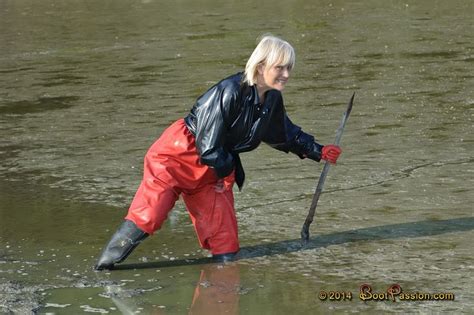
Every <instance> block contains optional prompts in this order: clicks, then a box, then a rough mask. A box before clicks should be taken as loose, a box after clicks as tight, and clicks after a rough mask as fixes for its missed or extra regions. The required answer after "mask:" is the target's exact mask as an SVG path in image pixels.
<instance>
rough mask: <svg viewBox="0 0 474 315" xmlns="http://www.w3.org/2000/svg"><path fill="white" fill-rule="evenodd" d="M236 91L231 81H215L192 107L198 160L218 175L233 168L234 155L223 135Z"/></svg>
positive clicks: (227, 173)
mask: <svg viewBox="0 0 474 315" xmlns="http://www.w3.org/2000/svg"><path fill="white" fill-rule="evenodd" d="M238 92H239V89H238V87H236V86H234V85H232V84H217V85H216V86H214V87H212V88H211V89H209V90H208V91H207V92H206V93H205V94H203V95H202V96H201V97H199V98H198V100H197V102H196V103H197V104H196V106H195V107H194V109H195V112H194V115H195V116H196V122H197V123H196V129H195V132H196V134H195V135H196V148H197V150H198V151H199V154H200V157H201V162H202V163H203V164H206V165H208V166H210V167H211V168H213V169H214V170H215V172H216V174H217V176H218V177H220V178H223V177H226V176H227V175H229V174H230V173H231V172H232V170H233V169H234V157H233V156H232V154H231V152H229V150H228V149H227V148H226V147H225V137H226V133H227V129H228V122H229V121H231V120H230V119H231V118H230V117H229V116H230V115H231V114H232V112H233V108H234V107H235V105H236V100H237V97H238Z"/></svg>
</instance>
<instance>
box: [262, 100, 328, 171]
mask: <svg viewBox="0 0 474 315" xmlns="http://www.w3.org/2000/svg"><path fill="white" fill-rule="evenodd" d="M273 95H274V97H277V100H276V101H275V107H276V108H275V109H274V110H275V112H274V113H273V119H272V120H273V121H272V122H271V126H272V128H271V132H268V133H267V134H266V135H265V136H264V138H263V139H262V140H263V141H264V142H265V143H267V144H269V145H270V146H272V147H273V148H275V149H277V150H280V151H284V152H286V153H288V152H291V153H294V154H296V155H298V156H299V157H300V158H302V159H304V158H310V159H312V160H315V161H318V162H319V161H320V160H321V151H322V148H323V146H322V145H320V144H319V143H317V142H316V141H315V140H314V137H313V136H312V135H310V134H307V133H305V132H304V131H302V130H301V127H299V126H297V125H295V124H294V123H293V122H292V121H291V120H290V118H289V117H288V115H287V114H286V110H285V107H284V106H283V98H282V96H281V93H273Z"/></svg>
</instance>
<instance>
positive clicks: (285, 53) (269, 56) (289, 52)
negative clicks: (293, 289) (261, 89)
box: [244, 34, 295, 85]
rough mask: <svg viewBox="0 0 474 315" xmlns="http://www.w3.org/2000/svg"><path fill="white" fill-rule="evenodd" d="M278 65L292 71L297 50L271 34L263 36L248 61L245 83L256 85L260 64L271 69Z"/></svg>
mask: <svg viewBox="0 0 474 315" xmlns="http://www.w3.org/2000/svg"><path fill="white" fill-rule="evenodd" d="M277 63H278V64H280V65H283V66H288V67H289V68H290V69H292V68H293V67H294V65H295V50H294V49H293V47H292V46H291V45H290V44H289V43H288V42H287V41H284V40H283V39H281V38H278V37H276V36H273V35H270V34H266V35H263V37H261V39H260V42H259V43H258V45H257V47H255V50H254V51H253V53H252V55H250V58H249V60H248V61H247V65H246V66H245V77H244V82H247V83H248V85H254V84H255V83H256V81H257V67H258V65H259V64H265V66H266V67H269V66H273V65H275V64H277Z"/></svg>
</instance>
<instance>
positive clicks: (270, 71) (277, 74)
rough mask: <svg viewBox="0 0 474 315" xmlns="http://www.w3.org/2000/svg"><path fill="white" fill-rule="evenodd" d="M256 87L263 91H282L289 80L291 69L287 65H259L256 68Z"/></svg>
mask: <svg viewBox="0 0 474 315" xmlns="http://www.w3.org/2000/svg"><path fill="white" fill-rule="evenodd" d="M257 70H258V77H257V85H258V86H259V87H260V88H263V89H264V90H265V91H267V90H270V89H276V90H279V91H282V90H283V89H284V88H285V85H286V83H287V82H288V79H289V78H290V72H291V69H290V67H289V66H288V65H280V64H275V65H273V66H265V65H264V64H261V65H259V66H258V68H257Z"/></svg>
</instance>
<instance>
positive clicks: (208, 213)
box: [125, 119, 239, 255]
mask: <svg viewBox="0 0 474 315" xmlns="http://www.w3.org/2000/svg"><path fill="white" fill-rule="evenodd" d="M233 184H234V174H233V173H232V174H231V175H229V176H228V177H226V178H224V179H219V178H218V177H217V176H216V175H215V173H214V170H212V169H211V168H209V167H208V166H207V165H204V164H201V162H200V160H199V155H198V153H197V151H196V145H195V141H194V136H193V134H192V133H191V132H190V131H189V130H188V128H187V127H186V125H185V123H184V119H180V120H178V121H176V122H175V123H173V124H172V125H171V126H170V127H168V128H167V129H166V130H165V131H164V132H163V134H162V135H161V137H160V138H159V139H158V140H157V141H156V142H155V143H154V144H153V145H152V146H151V147H150V149H149V150H148V152H147V154H146V156H145V164H144V174H143V180H142V182H141V184H140V187H139V188H138V191H137V192H136V194H135V197H134V199H133V201H132V204H131V205H130V208H129V210H128V214H127V216H126V217H125V219H127V220H130V221H133V222H134V223H135V224H136V225H137V226H138V227H139V228H140V229H141V230H143V231H144V232H146V233H148V234H153V232H155V231H156V230H158V229H159V228H160V227H161V225H162V224H163V222H164V221H165V220H166V218H167V217H168V213H169V212H170V211H171V209H172V208H173V206H174V204H175V202H176V200H178V198H179V195H180V194H181V195H182V196H183V200H184V203H185V204H186V208H187V210H188V212H189V215H190V217H191V220H192V222H193V224H194V228H195V230H196V234H197V236H198V239H199V243H200V244H201V247H202V248H205V249H209V250H210V251H211V253H212V254H213V255H218V254H225V253H232V252H237V251H238V250H239V240H238V233H237V220H236V217H235V210H234V195H233V192H232V186H233Z"/></svg>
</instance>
